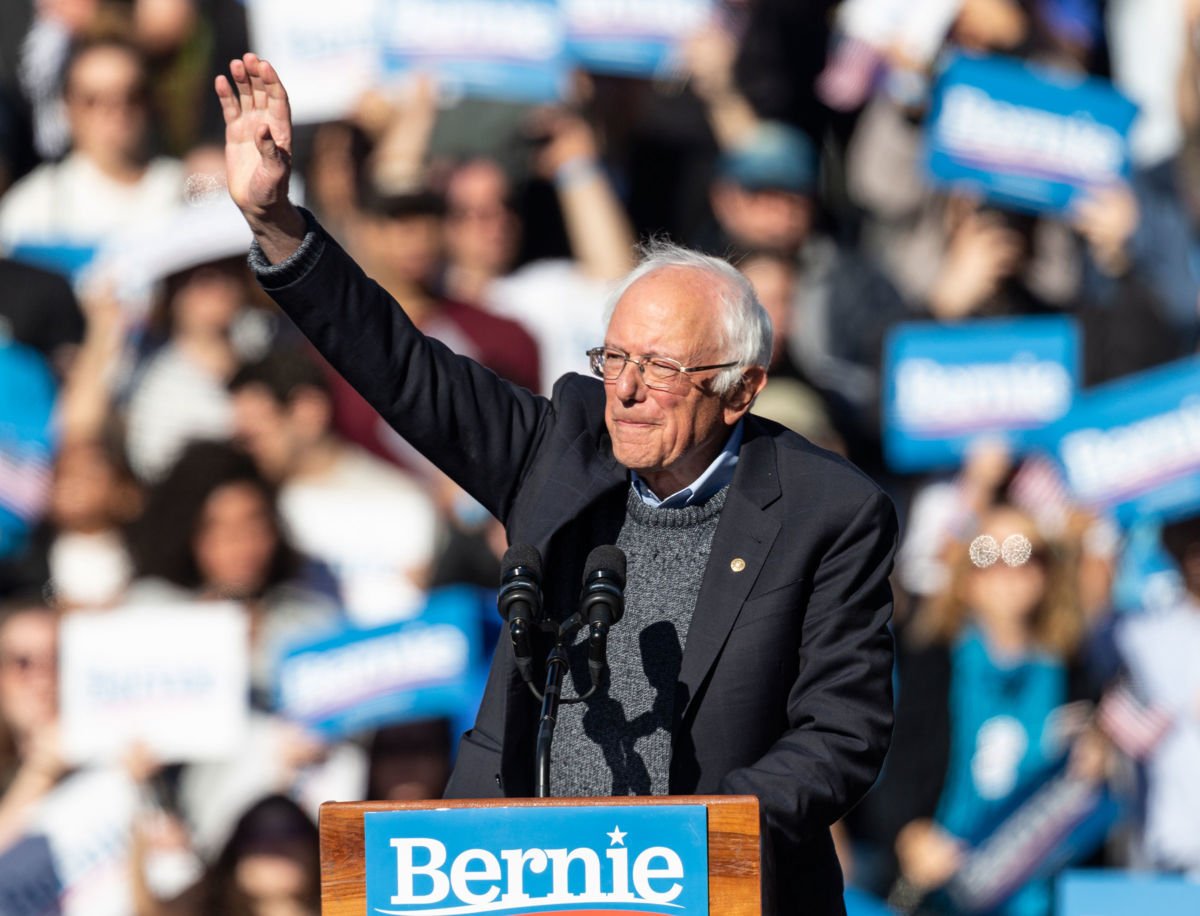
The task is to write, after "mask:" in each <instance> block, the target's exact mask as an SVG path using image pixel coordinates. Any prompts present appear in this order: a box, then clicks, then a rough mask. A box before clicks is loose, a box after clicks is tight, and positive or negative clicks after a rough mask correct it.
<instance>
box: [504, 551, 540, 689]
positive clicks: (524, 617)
mask: <svg viewBox="0 0 1200 916" xmlns="http://www.w3.org/2000/svg"><path fill="white" fill-rule="evenodd" d="M496 607H497V609H498V610H499V611H500V616H501V617H503V618H504V619H505V620H506V621H507V622H508V635H509V638H510V639H511V640H512V647H513V657H514V658H515V659H516V664H517V671H519V672H520V674H521V678H522V680H524V681H525V683H527V684H532V683H533V645H532V641H531V640H532V636H531V634H532V628H533V626H535V625H536V624H538V623H540V622H541V619H542V555H541V554H540V553H538V550H537V548H536V547H533V546H531V545H529V544H513V545H512V546H511V547H509V548H508V550H506V551H505V552H504V559H503V560H501V561H500V591H499V593H498V594H497V595H496Z"/></svg>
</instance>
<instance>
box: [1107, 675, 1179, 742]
mask: <svg viewBox="0 0 1200 916" xmlns="http://www.w3.org/2000/svg"><path fill="white" fill-rule="evenodd" d="M1096 721H1097V724H1099V726H1100V729H1101V730H1102V731H1103V732H1104V734H1106V735H1107V736H1108V737H1109V739H1111V740H1112V742H1113V743H1114V744H1115V745H1116V746H1117V747H1119V748H1120V749H1121V750H1122V751H1124V752H1125V754H1127V755H1128V756H1130V757H1132V758H1133V759H1134V760H1145V759H1146V758H1147V757H1149V756H1150V755H1151V754H1152V753H1153V752H1154V749H1155V748H1156V747H1158V744H1159V742H1160V741H1162V739H1163V738H1164V737H1165V736H1166V734H1167V732H1168V731H1170V730H1171V725H1172V724H1173V722H1174V719H1173V718H1172V716H1171V715H1170V713H1168V712H1167V711H1166V710H1163V709H1160V708H1159V707H1157V706H1153V705H1150V704H1146V703H1143V702H1142V701H1141V700H1140V699H1139V698H1138V696H1137V695H1136V694H1135V693H1134V692H1133V689H1132V688H1131V687H1130V685H1129V684H1127V683H1122V684H1118V685H1117V686H1116V687H1113V688H1112V689H1110V690H1108V691H1107V692H1106V693H1105V694H1104V696H1103V697H1101V699H1100V708H1099V710H1098V711H1097V713H1096Z"/></svg>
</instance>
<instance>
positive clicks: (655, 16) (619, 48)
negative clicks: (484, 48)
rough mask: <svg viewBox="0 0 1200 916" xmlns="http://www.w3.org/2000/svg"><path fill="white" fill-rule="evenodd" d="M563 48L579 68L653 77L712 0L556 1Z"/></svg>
mask: <svg viewBox="0 0 1200 916" xmlns="http://www.w3.org/2000/svg"><path fill="white" fill-rule="evenodd" d="M560 5H561V7H562V12H563V16H564V18H565V20H566V30H567V48H568V50H569V52H570V55H571V57H572V58H573V59H574V60H575V62H576V63H578V65H579V66H580V67H582V68H583V69H585V70H591V71H593V72H596V73H613V74H617V75H621V76H646V77H649V76H655V75H657V74H661V73H662V72H663V71H664V70H665V69H667V68H668V67H669V64H670V61H671V57H672V55H673V54H674V52H675V49H676V48H677V47H678V45H679V43H680V42H681V41H682V40H683V39H685V38H687V36H689V35H691V34H692V33H693V32H695V31H697V30H699V29H701V28H702V27H704V25H705V24H706V23H707V22H708V21H709V19H710V18H711V16H712V13H713V7H714V5H715V4H714V3H713V0H654V2H653V3H647V2H646V0H560Z"/></svg>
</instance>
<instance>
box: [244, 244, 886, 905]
mask: <svg viewBox="0 0 1200 916" xmlns="http://www.w3.org/2000/svg"><path fill="white" fill-rule="evenodd" d="M314 232H315V234H314V233H310V235H309V240H308V241H307V242H306V246H305V248H304V249H303V250H302V252H301V253H300V255H299V256H298V257H297V258H295V259H293V261H292V262H289V263H288V264H287V265H283V267H282V269H281V270H278V269H277V270H276V271H275V272H273V273H272V274H270V275H268V274H264V273H263V272H261V271H260V273H259V276H260V279H261V280H262V282H263V285H264V286H265V287H266V289H267V290H268V291H269V292H270V293H271V295H272V296H273V297H274V298H275V300H276V301H277V302H279V304H280V305H281V306H282V307H283V308H284V309H285V311H287V313H288V314H289V315H290V316H291V317H292V318H293V320H295V322H296V323H297V324H298V325H299V326H300V328H301V330H303V331H304V333H305V334H307V335H308V336H309V337H310V338H311V339H312V341H313V342H314V343H315V344H316V346H317V347H318V349H320V351H321V352H322V353H323V354H325V356H326V357H327V358H328V359H329V361H330V362H331V363H332V364H333V365H334V366H335V367H336V368H337V369H338V370H339V371H340V372H342V373H343V374H344V375H345V376H346V378H347V379H348V380H349V381H350V382H351V383H352V384H353V385H354V386H355V387H356V388H357V389H358V390H359V391H360V392H362V394H363V395H364V396H365V397H366V398H367V400H368V401H370V402H371V404H372V405H373V406H375V408H376V409H378V410H379V411H380V413H381V414H382V415H383V416H384V418H386V419H387V420H388V421H389V422H390V423H392V425H393V426H395V427H396V429H397V430H399V431H400V432H401V433H402V434H403V435H404V436H405V437H406V438H407V439H408V440H409V441H410V442H412V443H413V444H414V445H415V446H416V447H417V448H418V449H419V450H420V451H422V452H423V453H424V454H426V455H427V456H428V457H430V458H431V459H432V460H433V461H434V463H435V464H437V465H438V466H439V467H441V468H442V470H443V471H445V472H446V473H447V474H449V475H450V477H452V478H453V479H454V480H456V481H458V483H459V484H460V485H461V486H463V487H464V488H465V489H466V490H467V491H468V492H469V493H471V494H472V495H473V496H474V497H475V498H476V499H478V500H479V501H480V502H481V503H483V505H485V506H486V507H487V508H488V509H489V510H490V511H491V512H492V513H493V514H495V515H496V517H497V518H499V519H500V520H501V521H502V522H503V523H504V525H505V527H506V529H507V531H508V536H509V540H510V542H511V543H527V544H533V545H534V546H536V547H537V548H538V550H540V551H541V553H542V556H543V558H544V563H545V569H546V571H547V574H546V577H545V578H546V579H547V582H546V586H545V593H546V597H545V604H546V607H547V608H548V609H549V610H550V612H551V613H555V614H563V613H569V612H570V611H572V610H573V609H574V605H575V602H576V601H577V597H578V591H579V582H580V577H581V575H582V571H583V565H584V561H585V559H586V557H587V554H588V552H589V551H590V550H591V549H592V547H594V546H595V545H597V544H611V543H613V541H614V540H615V538H616V534H617V531H618V530H619V528H620V525H621V521H622V517H623V514H624V511H625V495H626V491H627V488H628V486H629V484H628V477H627V472H626V470H625V468H623V467H621V466H620V465H619V464H618V463H617V462H616V459H615V458H614V457H613V453H612V448H611V442H610V440H609V437H608V433H607V431H606V429H605V425H604V388H603V386H602V385H601V384H600V383H599V382H598V381H596V380H594V379H590V378H585V377H583V376H578V375H568V376H565V377H563V378H562V379H561V380H560V381H559V382H558V384H557V385H556V386H555V388H554V393H553V397H552V398H550V399H546V398H541V397H537V396H535V395H533V394H531V393H530V392H528V391H526V390H524V389H521V388H517V387H515V386H513V385H511V384H509V383H507V382H504V381H502V380H500V379H499V378H497V377H496V376H495V375H494V374H492V373H491V372H489V371H488V370H486V369H484V368H482V367H481V366H479V365H478V364H476V363H474V362H472V361H470V360H467V359H464V358H462V357H459V356H456V355H455V354H453V353H451V352H450V351H449V350H447V349H446V348H445V347H444V346H442V345H441V344H439V343H437V342H436V341H433V340H430V339H428V338H426V337H424V336H423V335H422V334H420V333H419V332H417V331H416V329H415V328H414V327H413V326H412V325H411V323H410V322H409V321H408V319H407V318H406V317H405V315H404V313H403V312H402V311H401V310H400V308H399V307H398V306H397V305H396V303H395V302H394V301H393V300H392V299H391V298H390V297H389V296H388V295H387V294H386V293H385V292H383V291H382V290H381V289H380V288H379V287H378V286H376V284H375V283H373V282H372V281H370V280H369V279H367V278H366V277H365V276H364V275H363V274H362V272H361V271H360V270H359V268H358V267H357V265H355V264H354V263H353V262H352V261H351V260H350V258H349V257H348V256H347V255H346V254H345V253H344V252H343V251H342V250H341V249H340V248H339V247H338V246H337V245H336V243H334V242H333V241H332V240H331V239H329V238H328V237H326V236H325V235H324V234H323V233H322V232H321V231H320V230H319V229H315V230H314ZM582 360H583V356H582V354H580V361H581V362H582ZM402 523H403V522H402V520H399V519H398V520H397V524H402ZM895 540H896V522H895V517H894V513H893V511H892V508H891V504H890V502H889V501H888V500H887V498H886V497H885V496H884V495H883V494H882V493H881V492H880V490H879V489H878V488H877V487H876V486H875V485H874V484H873V483H872V482H871V481H870V480H869V479H868V478H866V477H865V476H864V475H863V474H861V473H860V472H859V471H857V470H856V469H855V468H854V467H853V466H851V465H850V464H848V463H847V462H845V461H843V460H842V459H840V458H838V457H836V456H834V455H831V454H829V453H828V452H824V451H822V450H821V449H818V448H817V447H815V446H813V445H812V444H811V443H809V442H808V441H807V440H805V439H803V438H801V437H800V436H797V435H795V434H794V433H791V432H789V431H786V430H785V429H783V428H782V427H780V426H778V425H777V424H774V423H769V422H767V421H764V420H759V419H756V418H754V417H748V418H747V422H746V432H745V437H744V441H743V445H742V448H741V452H740V453H739V460H738V465H737V470H736V473H735V475H734V479H733V483H732V485H731V489H730V492H729V495H728V499H727V501H726V504H725V508H724V510H723V511H722V513H721V518H720V522H719V524H718V527H717V531H716V535H715V537H714V540H713V544H712V551H711V555H710V559H709V563H708V567H707V569H706V571H705V574H704V579H703V582H702V585H701V589H700V595H699V598H698V600H697V604H696V610H695V616H694V617H693V619H692V622H691V625H690V628H689V630H688V637H687V644H686V647H685V649H684V654H683V664H682V670H681V671H680V676H679V680H680V683H679V686H678V688H677V689H678V694H677V697H678V698H677V701H676V704H675V715H676V722H675V729H674V734H673V751H672V759H671V773H670V791H671V792H672V793H673V794H685V795H686V794H693V793H697V794H704V793H733V794H742V793H744V794H753V795H756V796H758V797H759V799H760V800H761V803H762V811H763V817H764V826H765V828H766V837H767V839H766V841H765V842H764V857H765V860H766V867H767V869H768V870H769V872H770V877H768V879H767V880H766V881H765V882H764V891H765V892H766V894H767V895H768V898H773V902H772V903H770V904H769V905H768V906H769V908H768V909H767V910H766V911H767V912H781V913H791V912H799V911H801V910H803V912H805V913H827V912H840V911H841V909H842V903H841V889H842V883H841V872H840V870H839V868H838V864H837V859H836V857H835V855H834V852H833V846H832V842H831V840H830V835H829V825H830V824H831V823H832V822H833V821H834V820H836V819H837V818H839V817H841V816H842V815H843V814H845V812H846V811H847V810H848V809H849V808H850V807H851V806H852V805H854V804H855V803H856V802H857V801H858V799H859V798H860V797H861V796H862V795H863V794H864V793H865V792H866V791H867V789H868V788H870V786H871V784H872V782H873V781H874V779H875V776H876V774H877V772H878V770H879V767H880V765H881V764H882V761H883V757H884V752H885V751H886V749H887V745H888V741H889V738H890V733H891V722H892V694H891V674H892V640H891V636H890V634H889V631H888V621H889V617H890V615H891V591H890V588H889V586H888V574H889V572H890V569H891V561H892V554H893V551H894V547H895ZM736 558H740V559H741V560H743V561H744V564H745V565H744V568H741V569H740V570H738V569H735V567H741V565H742V564H733V563H732V561H733V560H734V559H736ZM731 564H732V565H731ZM543 657H544V656H543ZM536 721H537V705H536V703H535V701H534V700H533V698H532V696H531V695H530V692H529V690H528V689H527V688H526V687H525V685H524V684H523V683H522V682H521V680H520V678H519V676H518V675H517V674H516V672H515V670H514V665H513V663H512V652H511V646H510V645H509V642H508V640H504V639H502V640H501V641H500V643H499V645H498V646H497V649H496V654H495V658H494V661H493V664H492V669H491V674H490V677H489V680H488V684H487V689H486V691H485V695H484V699H483V702H482V705H481V707H480V710H479V715H478V719H477V721H476V725H475V727H474V728H473V729H471V731H469V732H468V733H467V734H466V735H465V736H464V737H463V740H462V744H461V746H460V749H459V756H458V761H457V765H456V767H455V771H454V775H453V777H452V778H451V781H450V785H449V787H448V790H447V794H448V795H451V796H455V797H475V798H480V797H491V796H505V795H507V796H514V797H519V796H527V795H530V794H532V791H533V772H534V770H533V749H534V731H535V728H536Z"/></svg>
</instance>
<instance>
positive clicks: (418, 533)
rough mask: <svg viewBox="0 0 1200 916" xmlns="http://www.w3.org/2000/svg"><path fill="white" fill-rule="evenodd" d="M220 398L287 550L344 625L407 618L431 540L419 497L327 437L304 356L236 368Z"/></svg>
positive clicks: (325, 411)
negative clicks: (289, 541) (326, 573)
mask: <svg viewBox="0 0 1200 916" xmlns="http://www.w3.org/2000/svg"><path fill="white" fill-rule="evenodd" d="M230 389H231V391H232V392H233V406H234V416H235V424H236V428H237V434H238V437H239V438H240V440H241V441H242V442H243V443H244V444H245V446H246V448H247V449H248V450H249V451H250V453H251V454H252V455H253V456H254V459H255V461H256V462H257V463H258V466H259V468H260V469H261V470H262V473H263V474H264V475H266V476H267V477H268V478H270V479H271V480H272V481H274V482H275V483H276V484H277V485H278V486H279V488H280V491H279V492H280V509H281V511H282V513H283V518H284V519H285V520H286V522H287V527H288V530H289V531H290V532H291V534H292V536H293V537H294V538H295V539H296V543H297V545H298V546H299V547H300V548H301V549H302V550H304V551H305V552H306V553H307V554H308V555H309V556H311V557H313V558H314V559H317V560H320V561H321V562H322V563H324V564H326V565H327V566H328V567H329V569H330V570H331V571H332V572H333V574H334V576H335V577H336V579H337V582H338V585H339V587H340V591H341V597H342V601H343V603H344V606H345V608H346V610H347V612H348V613H349V614H350V616H351V617H352V618H354V619H355V620H356V621H358V622H359V623H360V624H370V623H379V622H382V621H385V620H394V619H396V618H399V617H407V616H409V615H411V614H413V613H414V612H416V611H417V610H418V609H419V608H420V607H421V605H422V603H423V602H424V597H425V588H426V587H427V584H428V577H429V571H430V565H431V564H432V562H433V558H434V554H435V551H436V548H437V545H438V537H439V534H438V522H437V516H436V514H435V510H434V506H433V503H432V502H431V501H430V499H429V497H428V496H426V495H425V493H423V492H422V490H421V488H420V487H419V486H418V485H417V484H416V483H414V482H413V481H412V480H411V479H409V478H408V477H407V476H406V475H405V474H403V473H402V472H401V471H399V470H398V469H396V468H395V467H393V466H392V465H390V464H387V463H385V462H383V461H381V460H379V459H378V458H375V457H374V456H372V455H370V454H368V453H367V452H366V451H364V450H363V449H361V448H359V447H357V446H355V445H352V444H350V443H349V442H347V441H346V440H345V439H343V438H342V437H341V436H340V435H339V434H338V433H337V432H336V431H335V430H334V428H333V403H332V400H331V398H330V392H329V387H328V385H327V383H326V380H325V377H324V375H323V374H322V372H321V370H320V369H319V368H317V366H316V365H315V363H314V362H313V359H312V358H311V357H310V356H308V355H307V353H305V352H299V351H298V352H292V353H285V352H280V353H276V354H273V355H271V356H268V357H267V358H265V359H263V360H261V361H260V362H257V363H253V364H250V365H247V366H244V367H243V368H242V369H241V370H239V371H238V373H237V374H236V375H235V376H234V378H233V380H232V382H231V383H230Z"/></svg>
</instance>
